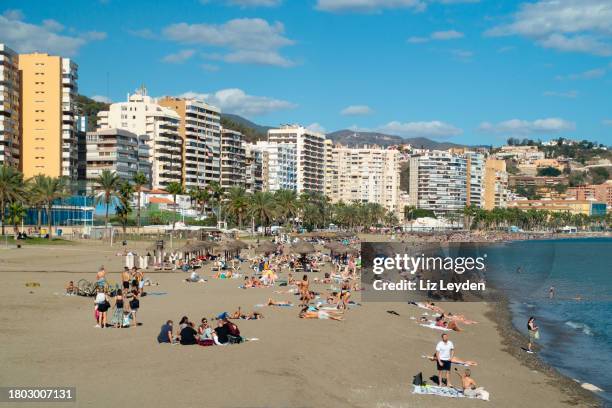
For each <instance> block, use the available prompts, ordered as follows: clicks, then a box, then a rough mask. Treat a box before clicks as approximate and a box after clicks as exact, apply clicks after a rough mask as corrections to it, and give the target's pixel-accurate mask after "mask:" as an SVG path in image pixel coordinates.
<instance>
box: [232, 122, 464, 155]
mask: <svg viewBox="0 0 612 408" xmlns="http://www.w3.org/2000/svg"><path fill="white" fill-rule="evenodd" d="M221 124H222V125H223V126H224V127H226V128H228V129H232V130H237V131H239V132H241V133H242V134H243V135H245V139H246V140H247V141H248V142H251V143H253V142H256V141H258V140H265V139H266V137H267V133H268V130H269V129H272V127H270V126H262V125H258V124H257V123H254V122H252V121H250V120H248V119H245V118H243V117H242V116H239V115H235V114H232V113H222V114H221ZM326 136H327V138H328V139H331V140H332V141H333V142H334V143H339V144H342V145H345V146H350V147H356V146H363V145H366V144H367V145H378V146H382V147H386V146H392V145H396V144H410V145H412V147H415V148H419V149H421V148H422V149H432V150H448V149H450V148H451V147H463V146H464V145H460V144H456V143H450V142H436V141H435V140H431V139H427V138H426V137H412V138H403V137H401V136H396V135H387V134H385V133H378V132H355V131H353V130H348V129H343V130H338V131H336V132H332V133H328V134H327V135H326Z"/></svg>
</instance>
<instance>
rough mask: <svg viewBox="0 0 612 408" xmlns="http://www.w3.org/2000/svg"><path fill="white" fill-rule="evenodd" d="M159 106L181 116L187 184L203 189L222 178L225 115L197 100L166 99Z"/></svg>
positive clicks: (184, 174)
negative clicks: (222, 121)
mask: <svg viewBox="0 0 612 408" xmlns="http://www.w3.org/2000/svg"><path fill="white" fill-rule="evenodd" d="M157 102H158V103H159V105H161V106H163V107H166V108H169V109H172V110H174V111H175V112H176V113H177V114H178V115H179V116H180V121H179V127H178V131H179V134H180V135H181V137H182V139H183V163H184V165H183V169H182V171H183V174H182V178H183V185H184V186H185V188H186V189H187V190H190V189H195V188H198V187H200V188H202V187H204V186H206V185H208V184H209V183H211V182H213V181H216V182H219V180H220V178H221V163H220V155H221V116H220V115H221V113H220V110H219V108H217V107H215V106H212V105H209V104H207V103H204V102H202V101H198V100H195V99H184V98H173V97H164V98H161V99H159V100H158V101H157Z"/></svg>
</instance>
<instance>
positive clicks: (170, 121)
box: [98, 88, 183, 189]
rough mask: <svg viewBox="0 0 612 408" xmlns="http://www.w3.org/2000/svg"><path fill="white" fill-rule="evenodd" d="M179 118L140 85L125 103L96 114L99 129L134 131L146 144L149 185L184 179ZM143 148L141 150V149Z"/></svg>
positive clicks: (156, 185)
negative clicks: (149, 165) (140, 87)
mask: <svg viewBox="0 0 612 408" xmlns="http://www.w3.org/2000/svg"><path fill="white" fill-rule="evenodd" d="M180 121H181V117H180V116H179V114H178V113H176V112H175V111H174V110H173V109H170V108H166V107H163V106H161V105H159V104H158V103H157V102H156V101H155V100H154V99H153V98H151V97H150V96H148V95H147V92H146V89H144V88H142V89H140V90H138V91H137V92H136V93H134V94H133V95H128V101H127V102H119V103H113V104H111V105H110V107H109V110H108V111H102V112H99V113H98V130H102V129H113V128H114V129H123V130H128V131H130V132H132V133H134V134H136V135H137V136H138V138H139V140H140V142H139V143H141V142H142V141H143V140H144V142H145V143H146V144H147V145H148V146H149V149H150V155H149V162H150V163H151V185H152V187H153V188H156V189H157V188H165V187H166V186H167V185H168V184H169V183H172V182H177V183H182V182H183V138H182V137H181V135H180V134H179V124H180ZM141 150H142V149H141Z"/></svg>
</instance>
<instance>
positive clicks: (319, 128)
mask: <svg viewBox="0 0 612 408" xmlns="http://www.w3.org/2000/svg"><path fill="white" fill-rule="evenodd" d="M306 129H308V130H311V131H313V132H318V133H327V130H325V128H324V127H323V126H321V124H320V123H318V122H315V123H311V124H310V125H308V126H306Z"/></svg>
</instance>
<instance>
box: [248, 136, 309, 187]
mask: <svg viewBox="0 0 612 408" xmlns="http://www.w3.org/2000/svg"><path fill="white" fill-rule="evenodd" d="M250 150H252V151H258V152H260V153H261V156H262V187H263V190H264V191H277V190H293V191H298V190H297V188H298V184H297V166H298V164H297V163H298V161H297V147H296V145H295V144H292V143H276V142H266V141H259V142H257V143H256V144H254V145H251V146H250Z"/></svg>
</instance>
